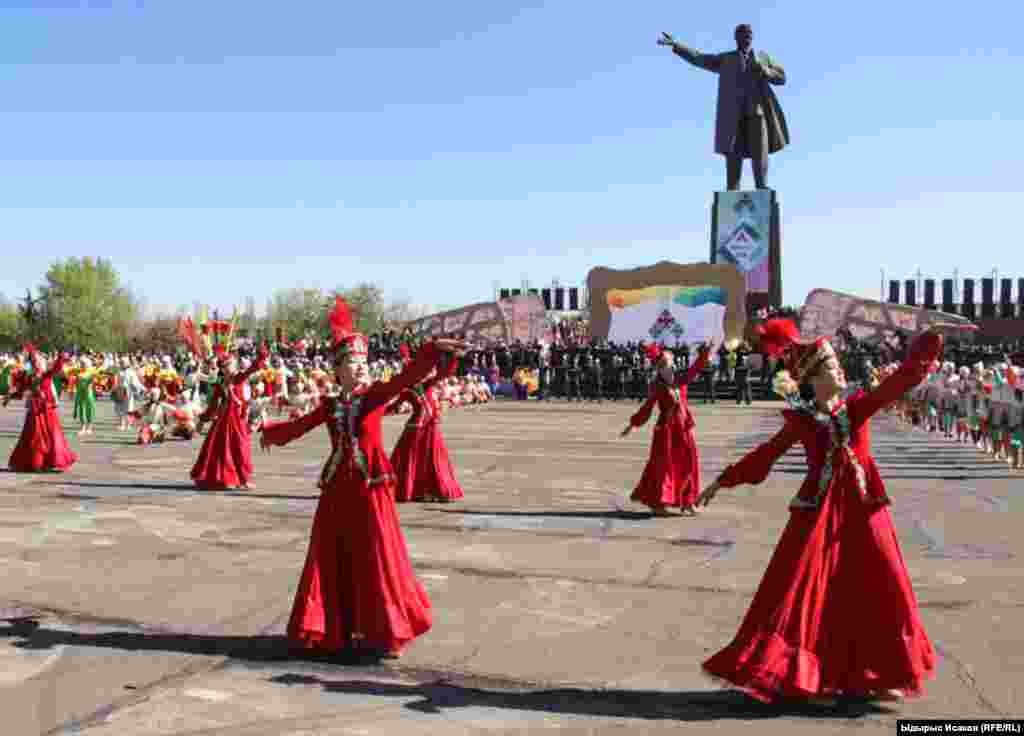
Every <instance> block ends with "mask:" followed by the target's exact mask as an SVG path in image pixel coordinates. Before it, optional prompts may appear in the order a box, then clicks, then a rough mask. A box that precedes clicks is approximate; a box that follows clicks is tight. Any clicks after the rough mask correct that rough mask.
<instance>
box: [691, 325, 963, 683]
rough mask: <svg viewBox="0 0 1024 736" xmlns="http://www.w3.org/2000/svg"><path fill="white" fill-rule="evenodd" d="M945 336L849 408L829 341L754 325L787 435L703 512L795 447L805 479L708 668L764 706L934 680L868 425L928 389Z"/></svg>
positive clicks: (721, 482)
mask: <svg viewBox="0 0 1024 736" xmlns="http://www.w3.org/2000/svg"><path fill="white" fill-rule="evenodd" d="M940 327H946V325H935V326H932V327H930V328H929V330H928V331H927V332H925V333H924V334H922V335H921V336H920V337H918V338H917V340H915V341H914V343H913V344H912V346H911V347H910V349H909V354H908V356H907V359H906V360H905V361H904V362H903V364H902V365H901V366H900V367H899V369H898V370H897V371H896V372H895V373H893V374H892V375H891V376H889V377H888V378H887V379H885V381H883V382H882V384H881V385H880V386H879V387H878V388H877V389H875V390H874V391H871V392H864V391H857V392H855V393H854V394H853V395H852V396H850V398H849V399H847V400H845V401H844V400H843V399H842V392H843V390H844V389H845V388H846V377H845V376H844V374H843V371H842V369H841V368H840V366H839V361H838V359H837V358H836V354H835V351H834V350H833V348H832V346H831V344H830V343H829V342H828V341H827V340H825V339H824V338H821V339H819V340H818V341H816V342H814V343H811V344H809V345H808V344H802V343H800V342H798V340H799V336H800V335H799V332H798V331H797V328H796V326H795V325H794V324H793V323H792V322H790V321H788V320H769V321H768V322H766V323H765V324H764V325H762V326H761V327H759V328H758V329H759V331H760V332H761V349H762V350H763V351H765V352H766V353H767V354H770V355H781V356H782V357H783V359H784V362H785V365H786V369H787V370H786V371H784V372H782V373H781V374H780V375H779V376H777V377H776V383H775V387H776V390H777V391H778V392H779V393H781V394H783V395H784V396H786V397H787V399H788V401H789V403H790V406H791V407H792V408H791V409H787V410H784V411H783V416H784V417H785V421H786V423H785V426H784V427H783V428H782V430H780V431H779V432H778V434H776V435H775V436H774V437H773V438H772V439H770V440H769V441H768V442H766V443H764V444H763V445H761V446H760V447H758V448H757V449H755V450H754V451H753V452H751V453H749V454H748V455H746V456H745V457H744V458H743V459H742V460H740V461H739V462H737V463H735V464H733V465H731V466H729V467H728V468H726V470H725V472H723V473H722V475H721V476H719V478H718V480H717V481H715V482H714V483H712V484H711V485H710V486H709V487H708V488H707V489H706V490H705V491H704V493H702V494H701V498H700V501H701V502H702V503H704V504H707V503H708V502H710V501H711V500H712V499H713V498H714V497H715V494H716V493H717V492H718V491H719V489H721V488H732V487H734V486H737V485H740V484H743V483H750V484H757V483H760V482H762V481H763V480H764V479H765V478H766V477H767V476H768V472H769V471H770V469H771V466H772V465H773V464H774V463H775V462H776V461H777V460H778V459H779V458H780V457H782V455H783V454H784V453H785V452H786V451H787V450H788V449H789V448H790V447H792V446H793V445H794V444H796V443H798V442H799V443H801V444H802V445H803V446H804V450H805V452H806V455H807V464H808V475H807V478H806V479H805V480H804V482H803V484H802V485H801V487H800V490H799V492H798V493H797V495H796V496H795V497H794V498H793V500H792V501H791V502H790V518H789V523H788V524H787V525H786V528H785V530H784V531H783V533H782V537H781V539H780V540H779V543H778V545H777V546H776V548H775V553H774V554H773V555H772V559H771V562H769V563H768V569H767V570H766V571H765V574H764V578H763V579H762V581H761V584H760V586H759V588H758V590H757V593H756V594H755V595H754V600H753V602H752V603H751V606H750V610H749V611H748V612H747V615H746V617H745V618H744V620H743V624H742V626H741V627H740V630H739V633H738V634H737V635H736V637H735V639H733V641H732V643H731V644H729V646H727V647H726V648H725V649H723V650H722V651H720V652H719V653H718V654H716V655H714V656H713V657H711V658H710V659H709V660H707V661H706V662H705V663H704V669H705V671H706V672H708V673H710V674H711V675H713V676H715V677H718V678H721V679H724V680H727V681H729V682H730V683H732V684H733V685H735V686H737V687H739V688H741V689H743V690H744V691H746V692H747V693H748V694H750V695H751V696H752V697H754V698H757V699H759V700H764V701H770V700H773V699H776V698H779V697H800V698H809V699H812V700H817V701H819V702H820V701H822V700H826V702H827V699H829V698H831V697H832V696H835V695H838V694H843V695H848V696H855V697H871V698H879V699H890V698H900V697H903V696H904V695H912V694H917V693H919V692H920V691H921V686H922V683H923V682H924V680H925V679H926V678H929V677H931V676H932V675H933V672H934V669H935V652H934V651H933V649H932V644H931V642H930V641H929V640H928V636H927V635H926V634H925V631H924V627H923V626H922V624H921V620H920V617H919V615H918V608H917V600H916V599H915V597H914V592H913V590H912V588H911V584H910V577H909V575H908V574H907V569H906V565H905V564H904V562H903V557H902V555H901V552H900V549H899V544H898V542H897V541H896V532H895V530H894V528H893V524H892V519H891V517H890V515H889V511H888V509H887V508H886V506H887V505H888V504H889V503H890V501H889V498H888V496H887V495H886V492H885V486H884V485H883V483H882V479H881V477H880V476H879V474H878V468H877V466H876V465H875V460H874V458H873V457H872V455H871V447H870V441H871V440H870V435H869V428H868V422H869V421H870V419H871V417H872V415H873V414H875V413H876V412H877V411H879V410H880V409H882V408H883V407H885V406H886V405H888V404H890V403H891V402H893V401H895V400H897V399H899V397H900V396H902V395H903V394H904V393H905V392H906V391H907V390H908V389H909V388H911V387H913V386H914V385H916V384H918V383H920V382H921V381H922V380H923V379H924V378H925V376H926V375H927V373H928V368H929V363H930V362H931V361H932V360H933V359H934V358H936V357H938V356H939V355H940V354H941V351H942V345H943V341H942V337H941V335H939V334H938V332H937V330H938V329H939V328H940ZM971 327H973V325H970V326H968V327H966V328H967V329H969V328H971ZM866 611H870V615H868V614H866V613H865V612H866ZM865 616H867V617H865Z"/></svg>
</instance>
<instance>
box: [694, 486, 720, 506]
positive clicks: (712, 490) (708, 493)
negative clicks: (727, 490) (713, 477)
mask: <svg viewBox="0 0 1024 736" xmlns="http://www.w3.org/2000/svg"><path fill="white" fill-rule="evenodd" d="M720 489H721V486H720V485H718V483H717V482H715V483H712V484H711V485H709V486H708V487H707V488H705V489H704V492H703V493H701V494H700V495H699V496H698V497H697V506H707V505H708V504H709V503H711V499H713V498H714V497H715V494H716V493H718V491H719V490H720Z"/></svg>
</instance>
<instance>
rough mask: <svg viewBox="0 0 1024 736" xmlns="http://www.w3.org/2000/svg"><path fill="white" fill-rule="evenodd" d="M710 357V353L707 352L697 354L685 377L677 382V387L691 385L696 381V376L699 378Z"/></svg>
mask: <svg viewBox="0 0 1024 736" xmlns="http://www.w3.org/2000/svg"><path fill="white" fill-rule="evenodd" d="M710 355H711V353H710V352H708V351H701V352H700V353H698V355H697V360H695V361H693V363H691V364H690V368H689V369H688V370H687V371H686V375H685V376H684V377H683V378H682V379H681V380H680V381H679V385H680V386H683V385H684V384H689V383H693V382H694V381H695V380H697V376H699V375H700V372H701V371H702V370H704V368H705V366H707V364H708V359H709V357H710Z"/></svg>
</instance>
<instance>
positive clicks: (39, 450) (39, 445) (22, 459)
mask: <svg viewBox="0 0 1024 736" xmlns="http://www.w3.org/2000/svg"><path fill="white" fill-rule="evenodd" d="M25 352H26V353H27V354H28V362H29V363H31V365H32V374H31V375H28V374H27V373H26V375H25V376H24V377H23V379H22V385H21V386H20V390H19V391H17V392H15V394H14V395H15V396H18V397H20V395H21V394H22V393H24V392H28V400H27V401H26V407H27V409H28V410H27V411H26V412H25V424H24V425H23V426H22V428H21V436H20V437H19V438H18V443H17V444H16V445H15V446H14V450H13V451H12V452H11V457H10V459H9V460H8V461H7V467H9V468H10V469H11V471H12V472H14V473H38V472H40V471H43V470H56V471H64V470H67V469H68V468H70V467H71V466H72V465H74V464H75V462H76V461H77V460H78V456H77V455H76V454H75V453H74V452H72V451H71V448H70V447H69V446H68V441H67V438H66V437H65V436H64V430H63V429H61V426H60V415H59V414H58V412H57V391H56V389H55V388H54V386H53V381H54V377H55V376H57V375H63V373H62V371H63V370H64V363H65V362H66V361H67V358H66V356H64V355H60V356H59V357H58V358H57V359H56V360H54V361H53V365H51V366H50V369H49V370H47V369H46V359H45V358H43V356H42V355H40V354H39V353H38V352H37V351H36V349H35V346H33V345H28V346H26V348H25Z"/></svg>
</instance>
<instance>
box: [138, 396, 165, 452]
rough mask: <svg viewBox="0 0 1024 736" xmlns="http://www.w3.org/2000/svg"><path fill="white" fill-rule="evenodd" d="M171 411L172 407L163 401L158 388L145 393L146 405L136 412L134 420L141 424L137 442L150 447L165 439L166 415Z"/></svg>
mask: <svg viewBox="0 0 1024 736" xmlns="http://www.w3.org/2000/svg"><path fill="white" fill-rule="evenodd" d="M173 411H174V406H173V405H172V404H169V403H166V402H165V401H164V400H163V391H162V390H161V389H160V387H158V386H155V387H153V388H151V389H149V390H148V391H146V403H145V404H143V405H142V406H141V407H140V408H139V410H138V411H137V412H136V418H137V419H138V420H139V421H140V422H141V426H140V427H139V434H138V438H137V442H138V443H139V444H140V445H152V444H155V443H159V442H163V441H164V440H165V439H167V424H168V415H169V413H170V412H173Z"/></svg>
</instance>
